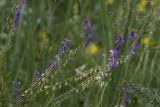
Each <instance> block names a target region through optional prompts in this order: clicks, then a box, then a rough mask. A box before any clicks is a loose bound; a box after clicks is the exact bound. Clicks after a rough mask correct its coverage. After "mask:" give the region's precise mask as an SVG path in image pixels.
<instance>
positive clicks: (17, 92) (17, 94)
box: [14, 89, 19, 98]
mask: <svg viewBox="0 0 160 107" xmlns="http://www.w3.org/2000/svg"><path fill="white" fill-rule="evenodd" d="M14 95H15V97H16V98H18V97H19V91H18V89H16V91H15V93H14Z"/></svg>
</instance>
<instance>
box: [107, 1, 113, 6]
mask: <svg viewBox="0 0 160 107" xmlns="http://www.w3.org/2000/svg"><path fill="white" fill-rule="evenodd" d="M106 2H107V4H110V5H112V4H113V2H114V1H113V0H107V1H106Z"/></svg>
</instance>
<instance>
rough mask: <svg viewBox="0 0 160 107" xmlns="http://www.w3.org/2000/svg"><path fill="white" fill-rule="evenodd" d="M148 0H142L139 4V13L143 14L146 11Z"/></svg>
mask: <svg viewBox="0 0 160 107" xmlns="http://www.w3.org/2000/svg"><path fill="white" fill-rule="evenodd" d="M146 3H147V1H146V0H140V2H139V4H138V11H139V12H143V11H144V10H145V7H146Z"/></svg>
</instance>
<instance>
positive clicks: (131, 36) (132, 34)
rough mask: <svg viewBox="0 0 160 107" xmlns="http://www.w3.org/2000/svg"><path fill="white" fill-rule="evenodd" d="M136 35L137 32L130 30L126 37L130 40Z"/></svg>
mask: <svg viewBox="0 0 160 107" xmlns="http://www.w3.org/2000/svg"><path fill="white" fill-rule="evenodd" d="M137 36H138V35H137V33H135V32H133V31H132V32H131V33H130V35H129V37H128V39H129V40H132V39H134V38H135V37H137Z"/></svg>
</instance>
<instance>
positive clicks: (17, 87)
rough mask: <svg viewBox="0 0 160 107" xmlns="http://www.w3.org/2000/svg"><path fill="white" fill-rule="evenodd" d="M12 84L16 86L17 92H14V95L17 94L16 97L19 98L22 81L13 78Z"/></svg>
mask: <svg viewBox="0 0 160 107" xmlns="http://www.w3.org/2000/svg"><path fill="white" fill-rule="evenodd" d="M12 85H13V86H14V87H15V92H14V94H13V96H15V97H16V98H19V88H20V86H21V81H20V80H18V81H16V80H13V81H12Z"/></svg>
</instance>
